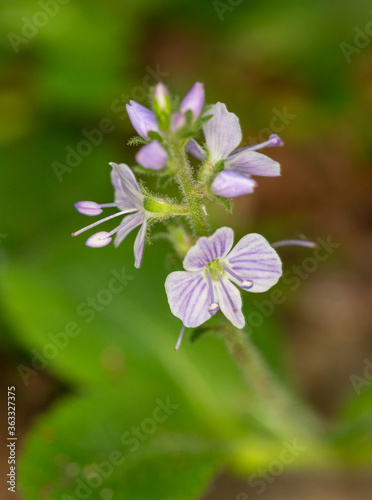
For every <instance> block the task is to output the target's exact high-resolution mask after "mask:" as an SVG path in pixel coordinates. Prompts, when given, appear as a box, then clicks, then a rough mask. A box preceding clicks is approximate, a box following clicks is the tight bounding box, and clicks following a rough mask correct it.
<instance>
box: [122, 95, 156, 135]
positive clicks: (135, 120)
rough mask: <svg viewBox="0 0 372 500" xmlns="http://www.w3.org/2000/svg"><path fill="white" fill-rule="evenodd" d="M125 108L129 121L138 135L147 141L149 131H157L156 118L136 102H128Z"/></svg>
mask: <svg viewBox="0 0 372 500" xmlns="http://www.w3.org/2000/svg"><path fill="white" fill-rule="evenodd" d="M126 107H127V112H128V116H129V119H130V121H131V122H132V125H133V127H134V129H135V130H136V132H137V133H138V135H140V136H141V137H143V138H144V139H147V137H148V133H149V132H150V130H152V131H154V132H158V131H159V128H158V123H157V121H156V116H155V114H154V113H153V112H152V111H150V110H149V109H147V108H145V106H142V104H138V102H136V101H129V104H127V105H126Z"/></svg>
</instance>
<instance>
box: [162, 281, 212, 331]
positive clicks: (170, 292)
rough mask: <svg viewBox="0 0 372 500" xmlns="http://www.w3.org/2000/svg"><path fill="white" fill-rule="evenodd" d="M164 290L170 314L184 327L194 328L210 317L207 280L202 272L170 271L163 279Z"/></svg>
mask: <svg viewBox="0 0 372 500" xmlns="http://www.w3.org/2000/svg"><path fill="white" fill-rule="evenodd" d="M165 291H166V293H167V297H168V302H169V306H170V309H171V311H172V314H174V315H175V316H176V317H177V318H179V319H180V320H182V322H183V324H184V325H185V326H186V327H188V328H195V327H196V326H199V325H201V324H202V323H204V322H205V321H207V320H208V319H209V318H210V317H211V315H210V314H209V311H208V305H209V304H208V286H207V281H206V278H205V277H204V276H203V274H202V273H189V272H186V271H176V272H174V273H171V274H169V276H168V277H167V279H166V280H165Z"/></svg>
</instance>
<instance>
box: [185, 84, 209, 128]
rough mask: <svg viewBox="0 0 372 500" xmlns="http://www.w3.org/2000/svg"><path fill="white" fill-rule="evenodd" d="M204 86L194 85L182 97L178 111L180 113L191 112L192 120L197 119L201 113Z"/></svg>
mask: <svg viewBox="0 0 372 500" xmlns="http://www.w3.org/2000/svg"><path fill="white" fill-rule="evenodd" d="M204 99H205V92H204V85H203V84H202V83H200V82H196V83H194V85H193V86H192V87H191V89H190V90H189V92H188V93H187V94H186V96H185V97H184V99H183V101H182V102H181V106H180V111H181V113H186V112H187V111H191V112H192V114H193V117H194V120H196V119H197V118H199V116H200V114H201V112H202V111H203V107H204Z"/></svg>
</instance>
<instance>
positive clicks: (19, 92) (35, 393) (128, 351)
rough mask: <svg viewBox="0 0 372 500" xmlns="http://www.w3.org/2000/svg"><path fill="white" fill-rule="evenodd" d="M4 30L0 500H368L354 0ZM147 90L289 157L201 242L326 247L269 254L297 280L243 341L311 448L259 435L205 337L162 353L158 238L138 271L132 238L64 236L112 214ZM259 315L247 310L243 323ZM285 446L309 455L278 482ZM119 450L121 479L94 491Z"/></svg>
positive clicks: (230, 371)
mask: <svg viewBox="0 0 372 500" xmlns="http://www.w3.org/2000/svg"><path fill="white" fill-rule="evenodd" d="M0 27H1V34H2V36H1V39H0V53H1V57H0V67H1V75H0V110H1V113H0V145H1V148H2V152H1V171H0V201H1V219H0V237H1V240H0V272H1V274H0V279H1V296H0V313H1V316H0V329H1V337H0V359H1V375H0V377H1V380H2V382H3V385H4V389H3V390H2V393H1V395H0V400H1V403H0V408H1V415H2V417H1V418H2V429H3V431H2V436H4V435H5V433H6V386H13V385H15V386H16V392H17V436H18V442H17V453H18V461H17V482H18V485H17V494H16V495H14V494H12V493H10V492H7V490H6V485H5V484H4V483H5V480H4V477H5V475H6V473H7V472H8V470H9V469H8V464H7V449H6V444H5V438H4V437H2V442H1V477H2V485H1V487H2V488H4V486H5V488H4V493H3V494H2V498H4V499H7V498H19V499H26V500H34V499H37V500H42V499H44V498H46V499H52V500H54V499H60V498H64V499H65V500H66V499H67V498H69V499H70V500H71V498H91V499H101V500H110V499H111V498H118V499H122V498H123V499H124V498H130V499H132V500H136V499H138V500H142V499H147V498H149V497H150V496H151V497H154V498H159V499H162V500H163V499H169V500H171V499H172V500H178V499H185V500H187V499H190V500H191V499H197V498H200V499H201V498H203V499H213V500H219V499H224V500H225V499H226V500H230V499H231V500H252V499H255V498H256V497H260V498H262V499H282V498H283V499H284V498H285V499H292V498H293V499H294V498H299V497H300V498H302V499H304V500H307V499H313V498H316V499H327V500H328V499H338V500H340V499H344V498H345V499H346V498H347V499H349V498H353V499H354V498H355V499H359V498H360V499H362V498H363V499H366V498H371V496H370V495H371V490H372V487H371V486H372V480H371V468H370V466H371V459H372V443H371V430H372V427H371V425H372V421H371V408H372V367H371V363H372V336H371V333H372V331H371V330H372V314H371V310H372V308H371V299H372V260H371V257H370V256H371V252H372V231H371V229H372V197H371V187H372V173H371V161H372V139H371V133H370V129H371V111H372V86H371V76H372V44H371V39H372V11H371V4H370V2H368V1H364V0H359V1H358V2H355V1H352V0H341V1H337V2H336V1H331V0H328V1H325V2H312V1H309V0H306V1H303V2H293V1H289V0H284V1H282V2H275V1H273V0H267V1H266V2H253V1H249V0H240V1H239V0H221V1H213V0H205V1H204V0H203V1H202V2H201V1H200V0H187V1H186V0H185V1H184V0H177V1H174V0H173V1H172V0H157V1H156V2H155V1H149V0H125V1H120V0H96V1H95V2H92V1H88V0H70V1H66V0H65V1H64V2H62V1H61V0H49V1H47V0H45V1H39V2H37V1H31V0H29V1H28V0H23V1H20V0H14V1H12V2H2V4H1V7H0ZM159 80H162V81H164V83H165V84H166V85H168V86H169V87H170V88H171V89H172V91H173V92H175V93H178V94H179V95H183V94H184V93H185V92H186V91H187V90H188V89H189V88H190V87H191V85H192V84H193V83H194V82H195V81H202V82H204V84H205V87H206V93H207V101H208V102H209V103H214V102H216V101H222V102H224V103H226V105H227V106H228V109H229V110H230V111H233V112H235V113H236V114H238V116H239V117H240V121H241V125H242V129H243V136H244V144H253V143H255V142H259V141H261V140H265V139H266V138H267V136H268V134H269V133H272V132H275V133H278V134H279V135H281V137H282V138H283V139H284V141H285V143H286V145H285V147H284V148H279V149H272V150H270V151H267V153H268V154H269V155H270V156H271V157H272V158H275V159H277V160H278V161H280V162H281V164H282V177H281V178H279V179H277V178H275V179H270V178H262V179H260V180H259V188H258V189H257V190H256V192H255V193H254V195H252V196H249V197H244V198H241V199H239V200H237V201H236V203H235V206H234V215H233V216H231V215H228V214H226V213H225V212H224V211H223V210H222V209H221V210H219V209H217V210H214V211H212V215H211V222H212V223H213V224H214V225H215V227H217V226H220V225H223V224H226V225H229V226H231V227H233V228H234V229H235V232H236V236H237V237H238V236H242V235H243V234H246V233H247V232H255V231H257V232H259V233H261V234H263V235H265V237H266V238H267V239H268V240H269V241H276V240H279V239H287V238H298V237H303V236H304V237H306V238H308V239H310V240H318V239H319V238H322V239H323V240H325V241H327V238H328V240H330V241H332V242H333V243H334V244H335V245H334V247H333V248H332V251H329V252H328V254H327V258H326V259H324V260H323V261H321V262H320V261H315V264H314V257H313V251H312V250H309V249H303V248H287V249H282V250H281V252H280V253H281V256H282V258H283V261H284V267H285V270H286V271H287V272H288V273H289V275H290V276H292V277H293V275H294V274H295V273H298V272H299V271H295V269H300V270H301V269H302V272H303V266H304V265H305V259H306V258H307V257H312V260H311V262H313V264H312V270H311V271H310V272H306V273H305V275H304V277H302V278H300V279H299V280H298V281H299V284H298V286H294V285H293V282H292V285H291V284H290V283H287V284H285V283H279V284H278V285H277V289H278V290H281V291H282V293H283V296H284V297H285V300H284V301H283V303H282V304H280V305H276V306H275V307H274V311H273V314H269V315H266V316H265V318H264V321H262V322H261V324H259V326H255V327H254V328H253V333H252V335H251V340H252V341H253V342H254V344H255V345H256V346H257V348H258V349H259V351H260V352H261V354H262V356H263V358H264V359H265V360H266V362H267V364H268V365H269V366H270V368H271V370H272V371H273V373H274V374H275V377H276V379H277V380H279V381H281V383H282V384H283V385H284V386H285V387H287V388H289V390H290V391H292V392H293V393H294V394H295V395H296V398H298V399H299V400H301V401H303V402H304V403H306V404H307V405H309V407H310V409H311V410H312V411H313V412H314V413H315V414H317V415H318V418H319V419H321V420H322V424H323V426H324V429H326V432H325V434H324V436H323V437H322V438H318V437H314V436H313V437H311V436H309V435H307V433H306V429H305V427H306V425H307V424H306V422H305V421H304V420H302V416H301V412H300V411H298V414H297V413H296V411H294V413H293V418H294V419H295V420H296V422H297V426H298V427H293V429H292V433H291V432H289V433H288V434H287V435H285V436H284V435H281V434H278V435H276V434H275V432H274V431H273V427H275V426H274V425H272V424H274V423H275V418H276V417H275V413H273V412H272V408H270V405H267V406H265V404H261V406H258V408H260V409H259V411H258V413H257V412H256V413H255V411H256V409H257V408H256V406H255V405H256V403H252V401H253V400H254V397H255V396H254V395H253V394H252V391H251V388H250V387H249V386H246V384H245V382H244V380H243V378H242V376H241V374H240V372H239V371H238V370H237V369H236V367H235V366H234V364H233V362H232V360H231V357H230V355H229V353H228V352H227V350H226V347H225V346H224V344H223V342H222V341H221V339H220V338H219V337H218V336H217V335H213V334H206V335H204V336H202V337H201V338H200V339H198V340H197V341H195V342H190V335H188V336H187V338H186V339H185V342H184V344H183V346H182V349H181V350H180V352H178V353H177V354H175V353H174V351H173V347H174V343H175V340H176V338H177V335H178V331H179V326H180V325H179V321H178V320H176V319H175V318H173V317H172V316H171V314H170V312H169V310H168V307H167V303H166V296H165V292H164V288H163V283H164V279H165V276H166V274H167V272H168V271H169V269H170V268H171V266H172V262H173V258H172V255H171V248H170V247H169V245H168V244H167V243H166V242H165V241H163V240H160V239H155V240H154V242H153V245H152V246H151V247H147V248H146V250H145V257H144V263H143V267H142V268H141V269H140V270H139V271H137V270H135V269H134V267H133V254H132V245H133V240H134V235H130V236H129V237H128V239H127V240H126V241H125V243H124V244H122V245H121V246H120V247H119V248H118V249H114V247H113V246H109V247H106V248H103V249H100V250H96V251H93V250H91V249H88V248H87V247H85V246H84V241H85V239H84V237H83V236H82V237H81V238H76V239H72V238H71V237H70V233H71V232H72V231H73V230H76V229H79V228H80V227H82V226H83V225H84V224H86V223H87V221H86V218H85V217H83V216H81V215H79V214H78V213H77V212H76V211H75V210H74V208H73V204H74V202H76V201H78V200H82V199H93V200H97V201H100V202H109V201H111V198H112V189H111V186H110V182H109V166H108V162H109V161H117V162H127V163H128V164H133V162H134V159H133V158H134V153H135V148H131V147H129V146H127V141H128V140H129V139H130V138H131V137H132V136H133V129H132V128H131V125H130V123H129V120H128V119H127V117H126V114H125V103H126V102H128V101H129V99H135V100H137V101H139V102H141V103H142V104H146V103H147V100H146V93H147V91H148V88H149V86H152V85H154V84H156V83H157V81H159ZM103 124H105V125H103ZM100 127H106V128H105V131H104V132H102V133H101V138H100V137H99V136H100V134H98V135H97V133H95V135H94V133H93V135H91V132H92V130H97V129H99V128H100ZM107 128H108V129H109V131H107ZM87 135H90V136H91V137H93V138H94V139H93V141H95V144H90V145H89V144H88V146H86V144H85V146H84V145H82V144H83V143H82V141H86V140H87ZM97 137H99V138H98V139H97ZM71 151H73V152H75V153H72V152H71ZM76 151H80V153H78V154H76ZM68 155H69V157H68ZM159 230H160V231H161V228H159ZM309 262H310V261H309V260H308V261H307V266H310V264H309ZM293 266H297V267H296V268H294V267H293ZM118 276H119V278H118ZM112 279H116V280H117V281H115V286H116V289H115V290H116V291H115V292H109V293H107V292H105V291H104V290H107V289H108V288H109V287H110V283H111V282H112ZM118 283H119V285H118ZM92 298H93V299H95V300H96V302H95V304H96V306H94V307H93V306H92V305H88V303H89V301H90V299H92ZM259 299H260V301H259V305H257V302H255V301H256V300H257V297H253V298H252V297H250V296H249V294H245V297H244V300H245V306H244V307H245V309H244V311H245V314H246V316H249V314H250V313H251V312H252V311H257V308H259V307H263V306H262V304H263V303H262V302H261V301H264V300H267V299H268V296H266V297H265V296H262V297H260V298H259ZM97 302H98V305H97ZM90 304H92V302H90ZM260 304H261V306H260ZM88 310H89V311H90V312H87V311H88ZM92 311H93V312H92ZM252 318H253V317H252ZM61 332H62V333H61ZM63 332H64V333H63ZM66 332H67V333H68V335H67V333H66ZM66 339H67V340H66ZM58 342H59V344H58ZM53 346H54V347H53ZM56 346H57V347H56ZM167 398H170V399H169V400H170V401H171V402H172V404H173V405H174V408H173V409H172V410H169V409H168V413H169V414H166V417H167V418H166V419H165V420H164V422H161V423H155V424H154V420H153V417H152V415H153V412H154V410H155V409H156V408H157V407H158V406H159V404H160V403H159V401H161V403H162V404H165V403H164V401H167ZM257 404H258V403H257ZM163 411H164V410H163ZM257 415H262V419H260V418H259V417H257ZM265 422H266V423H268V425H267V426H266V423H265ZM136 427H137V428H138V427H139V428H140V429H142V430H141V434H140V435H139V436H140V437H139V436H137V437H136V432H137V431H136V430H135V428H136ZM133 428H134V430H133ZM3 432H4V434H3ZM125 433H127V434H125ZM123 435H124V437H123ZM128 439H132V441H130V442H129V443H128ZM294 439H297V442H298V443H299V444H300V445H301V446H302V447H303V448H304V450H302V451H301V452H298V453H297V454H295V455H293V457H292V458H293V460H290V461H289V463H286V464H284V463H283V462H282V461H280V458H279V457H280V456H281V452H282V450H283V447H285V444H283V443H288V442H289V443H293V440H294ZM114 451H116V452H117V453H119V454H121V455H120V457H122V458H123V457H124V459H125V460H124V461H123V463H121V462H120V464H119V465H116V464H115V465H112V470H110V466H108V469H105V470H106V473H105V474H104V473H102V474H101V475H98V476H97V474H96V470H95V469H94V466H92V464H93V463H94V462H95V463H98V464H102V463H103V462H105V461H106V462H107V461H109V460H111V458H112V456H111V454H112V452H114ZM118 456H119V455H118ZM110 457H111V458H110ZM115 459H116V460H117V461H118V460H119V459H118V457H117V456H116V458H115ZM278 460H279V462H278ZM119 461H120V460H119ZM92 467H93V468H92ZM107 470H108V471H109V472H107ZM95 474H96V475H95ZM259 475H261V476H263V477H264V479H263V483H262V482H261V483H259V485H260V486H259V485H258V484H257V481H258V476H259ZM79 481H80V482H79ZM94 481H95V482H94ZM100 481H101V482H100ZM261 481H262V479H261ZM83 483H84V484H85V488H86V489H88V490H90V491H88V493H87V492H86V491H85V493H84V487H83V486H81V484H83ZM87 484H90V486H88V487H87V486H86V485H87ZM79 485H80V487H81V488H82V490H81V491H80V492H78V491H77V487H78V486H79ZM63 495H65V497H63ZM79 495H80V496H79ZM82 495H83V496H82ZM84 495H86V496H84Z"/></svg>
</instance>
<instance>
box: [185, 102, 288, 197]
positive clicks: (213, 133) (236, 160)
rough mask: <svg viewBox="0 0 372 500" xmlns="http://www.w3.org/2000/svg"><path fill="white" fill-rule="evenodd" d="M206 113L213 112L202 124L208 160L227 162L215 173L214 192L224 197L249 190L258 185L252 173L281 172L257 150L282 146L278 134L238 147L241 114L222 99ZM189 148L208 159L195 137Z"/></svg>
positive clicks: (248, 191)
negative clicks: (255, 143)
mask: <svg viewBox="0 0 372 500" xmlns="http://www.w3.org/2000/svg"><path fill="white" fill-rule="evenodd" d="M207 114H208V115H209V114H211V115H213V116H212V118H211V119H210V120H209V121H207V122H206V123H205V125H204V126H203V132H204V136H205V142H206V146H207V148H208V152H209V157H208V163H210V164H211V165H212V166H215V165H216V164H217V163H219V162H220V161H223V162H224V170H222V171H221V172H219V173H218V174H217V175H216V177H215V179H214V180H213V183H212V191H213V192H214V193H215V194H217V195H218V196H222V197H224V198H234V197H237V196H241V195H244V194H249V193H252V192H253V190H254V188H255V187H256V185H257V184H256V182H255V181H254V180H253V179H252V178H251V175H260V176H266V177H275V176H278V175H280V165H279V163H278V162H276V161H274V160H272V159H271V158H268V157H267V156H265V155H263V154H261V153H257V152H256V150H257V149H261V148H264V147H268V146H281V145H282V144H283V142H282V140H281V139H280V138H279V137H278V136H277V135H275V134H272V135H271V136H270V137H269V139H268V140H267V141H265V142H263V143H261V144H257V145H255V146H248V147H243V148H240V149H239V150H236V148H237V147H238V146H239V144H240V143H241V141H242V131H241V128H240V124H239V118H238V117H237V116H236V115H235V114H234V113H230V112H229V111H228V110H227V108H226V106H225V104H222V103H220V102H218V103H217V104H215V105H213V106H212V107H211V108H209V109H208V111H207ZM187 150H188V152H189V153H190V154H192V155H193V156H195V157H196V158H198V159H199V160H205V151H204V150H203V148H202V147H201V146H200V145H199V144H198V143H197V142H196V141H195V140H194V139H191V140H190V141H189V142H188V144H187Z"/></svg>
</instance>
